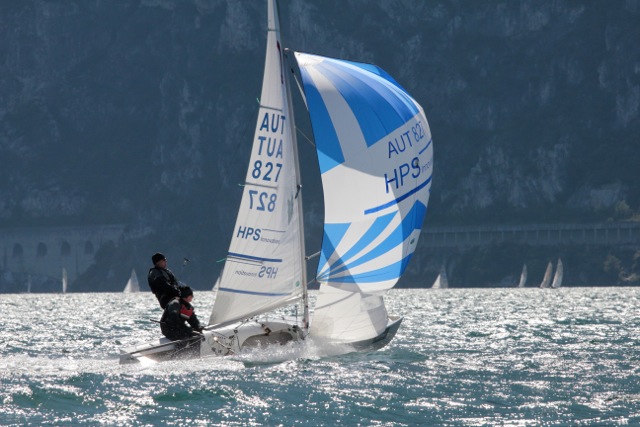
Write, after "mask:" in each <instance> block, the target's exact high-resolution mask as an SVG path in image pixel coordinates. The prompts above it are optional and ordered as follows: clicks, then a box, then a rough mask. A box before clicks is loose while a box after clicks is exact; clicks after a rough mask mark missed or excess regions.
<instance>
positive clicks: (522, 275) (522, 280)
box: [518, 264, 527, 288]
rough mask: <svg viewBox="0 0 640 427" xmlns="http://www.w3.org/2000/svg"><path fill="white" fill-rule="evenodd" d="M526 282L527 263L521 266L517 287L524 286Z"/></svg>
mask: <svg viewBox="0 0 640 427" xmlns="http://www.w3.org/2000/svg"><path fill="white" fill-rule="evenodd" d="M526 284H527V264H524V265H523V266H522V272H521V273H520V282H519V283H518V287H519V288H524V286H525V285H526Z"/></svg>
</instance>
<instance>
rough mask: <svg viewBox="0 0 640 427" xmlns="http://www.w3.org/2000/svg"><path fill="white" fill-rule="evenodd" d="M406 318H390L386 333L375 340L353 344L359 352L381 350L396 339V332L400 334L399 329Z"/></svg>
mask: <svg viewBox="0 0 640 427" xmlns="http://www.w3.org/2000/svg"><path fill="white" fill-rule="evenodd" d="M403 319H404V317H400V316H390V317H389V321H388V322H387V327H386V328H385V329H384V331H383V332H382V333H381V334H380V335H378V336H377V337H375V338H372V339H368V340H363V341H358V342H355V343H351V344H350V345H351V346H353V348H355V349H356V350H357V351H375V350H379V349H381V348H382V347H384V346H385V345H387V344H389V342H390V341H391V340H392V339H393V337H395V335H396V332H398V328H399V327H400V324H401V323H402V320H403Z"/></svg>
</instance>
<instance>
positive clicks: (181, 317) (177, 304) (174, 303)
mask: <svg viewBox="0 0 640 427" xmlns="http://www.w3.org/2000/svg"><path fill="white" fill-rule="evenodd" d="M187 323H188V324H187ZM160 330H161V331H162V335H164V336H165V337H167V338H169V339H170V340H172V341H176V340H182V339H185V338H190V337H192V336H194V333H193V331H194V330H195V331H198V332H200V331H202V327H201V326H200V321H199V320H198V317H197V316H196V313H195V312H194V310H193V306H192V305H191V304H189V303H188V302H186V301H184V300H183V299H181V298H173V299H172V300H171V301H169V303H168V304H167V307H166V308H165V309H164V313H162V318H161V319H160Z"/></svg>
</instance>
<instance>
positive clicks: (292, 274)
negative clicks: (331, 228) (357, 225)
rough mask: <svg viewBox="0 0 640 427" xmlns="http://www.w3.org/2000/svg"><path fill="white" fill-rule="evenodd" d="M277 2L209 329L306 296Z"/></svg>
mask: <svg viewBox="0 0 640 427" xmlns="http://www.w3.org/2000/svg"><path fill="white" fill-rule="evenodd" d="M283 60H284V58H283V51H282V47H281V44H280V24H279V18H278V12H277V7H276V5H275V1H269V2H268V30H267V49H266V59H265V67H264V74H263V81H262V94H261V97H260V109H259V112H258V120H257V123H256V128H255V134H254V138H253V147H252V151H251V158H250V161H249V167H248V170H247V175H246V179H245V185H244V191H243V194H242V201H241V203H240V210H239V212H238V217H237V220H236V225H235V228H234V232H233V236H232V239H231V243H230V245H229V252H228V253H227V257H226V261H225V265H224V269H223V273H222V277H221V279H220V285H219V287H218V293H217V296H216V300H215V303H214V306H213V311H212V313H211V318H210V320H209V324H210V325H219V324H223V323H231V322H234V321H237V320H240V319H243V318H247V317H251V316H253V315H256V314H260V313H264V312H266V311H269V310H272V309H274V308H277V307H280V306H282V305H285V304H287V303H289V302H291V301H293V300H296V299H299V298H301V297H303V296H304V295H306V282H305V276H306V271H305V265H304V261H303V257H304V242H303V237H304V232H303V224H302V197H301V194H300V189H301V187H302V186H301V183H300V180H299V173H298V156H297V147H296V141H295V133H294V132H293V123H294V119H293V114H292V110H291V106H290V104H291V100H290V93H289V85H288V76H287V73H285V72H284V66H283Z"/></svg>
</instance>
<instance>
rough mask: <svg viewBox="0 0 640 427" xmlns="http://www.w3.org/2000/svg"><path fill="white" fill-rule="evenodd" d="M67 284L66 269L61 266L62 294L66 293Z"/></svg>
mask: <svg viewBox="0 0 640 427" xmlns="http://www.w3.org/2000/svg"><path fill="white" fill-rule="evenodd" d="M67 285H68V280H67V269H66V268H64V267H63V268H62V293H63V294H66V293H67Z"/></svg>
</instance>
